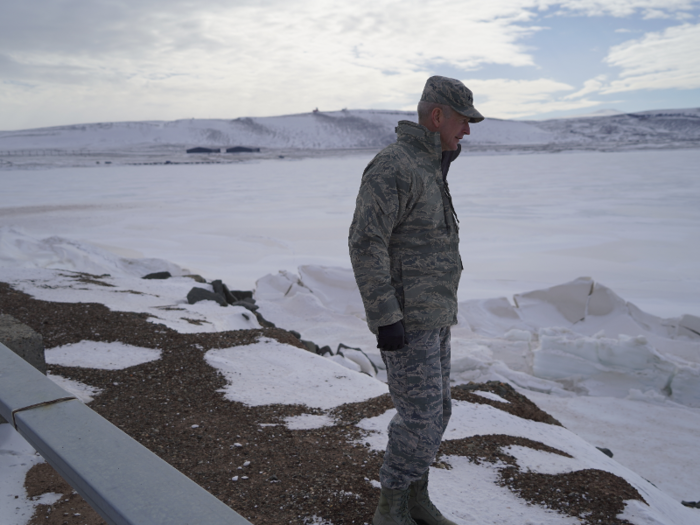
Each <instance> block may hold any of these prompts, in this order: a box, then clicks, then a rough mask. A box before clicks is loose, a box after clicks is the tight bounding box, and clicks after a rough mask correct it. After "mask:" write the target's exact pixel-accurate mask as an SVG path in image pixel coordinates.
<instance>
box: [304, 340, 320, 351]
mask: <svg viewBox="0 0 700 525" xmlns="http://www.w3.org/2000/svg"><path fill="white" fill-rule="evenodd" d="M301 342H302V344H303V345H304V346H305V347H306V349H307V350H308V351H309V352H312V353H314V354H318V345H317V344H316V343H314V342H313V341H305V340H303V339H302V340H301Z"/></svg>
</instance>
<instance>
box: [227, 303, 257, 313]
mask: <svg viewBox="0 0 700 525" xmlns="http://www.w3.org/2000/svg"><path fill="white" fill-rule="evenodd" d="M231 306H242V307H243V308H247V309H248V310H250V311H251V312H254V311H255V310H257V309H258V308H260V307H259V306H258V305H257V304H254V303H249V302H248V301H234V302H232V303H231Z"/></svg>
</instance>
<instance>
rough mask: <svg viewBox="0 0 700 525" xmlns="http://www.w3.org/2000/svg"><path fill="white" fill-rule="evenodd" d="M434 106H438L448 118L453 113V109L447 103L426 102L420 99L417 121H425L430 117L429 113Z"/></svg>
mask: <svg viewBox="0 0 700 525" xmlns="http://www.w3.org/2000/svg"><path fill="white" fill-rule="evenodd" d="M435 108H440V109H441V110H442V112H443V113H444V115H445V118H450V117H451V116H452V113H453V111H454V110H453V109H452V108H451V107H450V106H448V105H447V104H438V103H436V102H427V101H425V100H421V101H420V102H419V103H418V122H419V123H421V122H425V121H427V120H429V119H430V115H431V114H432V113H433V110H434V109H435Z"/></svg>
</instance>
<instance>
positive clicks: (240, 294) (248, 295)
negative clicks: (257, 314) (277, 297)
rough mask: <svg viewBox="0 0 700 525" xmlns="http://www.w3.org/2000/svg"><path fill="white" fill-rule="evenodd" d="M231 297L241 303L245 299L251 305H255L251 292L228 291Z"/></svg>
mask: <svg viewBox="0 0 700 525" xmlns="http://www.w3.org/2000/svg"><path fill="white" fill-rule="evenodd" d="M230 293H231V295H233V297H235V298H236V301H243V300H245V299H250V300H251V301H252V302H253V303H255V299H253V292H249V291H242V290H230Z"/></svg>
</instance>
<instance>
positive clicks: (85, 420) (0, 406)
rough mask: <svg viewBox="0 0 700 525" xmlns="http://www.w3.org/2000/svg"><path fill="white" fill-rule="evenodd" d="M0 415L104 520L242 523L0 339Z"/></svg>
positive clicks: (244, 524) (134, 524)
mask: <svg viewBox="0 0 700 525" xmlns="http://www.w3.org/2000/svg"><path fill="white" fill-rule="evenodd" d="M0 415H2V416H3V417H4V418H5V419H6V420H7V421H8V422H10V424H12V425H14V427H15V428H16V429H17V431H18V432H19V433H20V434H21V435H22V436H23V437H24V438H25V439H26V440H27V441H28V442H29V444H30V445H31V446H32V447H34V449H36V450H37V451H38V452H39V453H40V454H41V455H42V456H43V457H44V459H46V461H47V462H48V463H49V464H50V465H51V466H52V467H53V468H54V469H56V471H57V472H58V473H59V474H60V475H61V476H62V477H63V478H64V479H65V480H66V481H67V482H68V483H70V484H71V486H72V487H73V488H74V489H75V490H76V491H77V492H78V493H79V494H80V495H81V496H82V497H83V498H84V499H85V500H86V501H87V502H88V503H89V504H90V505H91V506H92V508H93V509H95V510H96V511H97V512H98V513H99V514H100V516H102V518H103V519H104V520H105V521H106V522H107V523H109V524H110V525H224V524H226V525H250V522H249V521H248V520H246V519H245V518H243V517H242V516H240V515H239V514H237V513H236V512H234V511H233V510H231V509H230V508H229V507H228V506H226V505H225V504H224V503H222V502H221V501H219V500H218V499H216V498H215V497H214V496H212V495H211V494H209V493H208V492H207V491H206V490H204V489H203V488H201V487H200V486H199V485H197V484H196V483H195V482H193V481H192V480H190V479H189V478H187V477H186V476H185V475H184V474H182V473H181V472H179V471H178V470H176V469H175V468H174V467H172V466H170V465H169V464H168V463H166V462H165V461H163V460H162V459H160V458H159V457H158V456H156V455H155V454H153V453H152V452H151V451H150V450H148V449H147V448H146V447H144V446H143V445H141V444H139V443H137V442H136V441H134V440H133V439H132V438H131V437H129V436H128V435H127V434H125V433H124V432H122V431H121V430H119V429H118V428H117V427H115V426H114V425H112V424H111V423H110V422H109V421H107V420H106V419H104V418H103V417H102V416H100V415H98V414H97V413H96V412H94V411H93V410H91V409H90V408H88V407H87V406H85V405H84V404H83V403H82V402H80V401H78V400H77V399H75V398H74V397H71V396H67V392H66V391H65V390H63V389H62V388H60V387H59V386H58V385H56V384H55V383H53V381H51V380H50V379H48V378H47V377H46V376H44V375H43V374H42V373H41V372H39V371H38V370H36V369H35V368H34V367H32V366H31V365H30V364H28V363H27V362H25V361H24V360H23V359H22V358H21V357H19V356H18V355H16V354H15V353H14V352H12V350H10V349H9V348H7V347H6V346H5V345H3V344H0Z"/></svg>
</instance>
